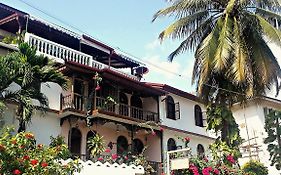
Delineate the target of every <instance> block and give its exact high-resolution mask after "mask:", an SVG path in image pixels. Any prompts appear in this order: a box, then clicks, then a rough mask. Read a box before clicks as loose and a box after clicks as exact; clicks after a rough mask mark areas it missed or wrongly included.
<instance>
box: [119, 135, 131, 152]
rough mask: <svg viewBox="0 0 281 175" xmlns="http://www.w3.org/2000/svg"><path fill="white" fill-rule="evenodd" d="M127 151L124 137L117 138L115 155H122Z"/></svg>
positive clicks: (126, 142)
mask: <svg viewBox="0 0 281 175" xmlns="http://www.w3.org/2000/svg"><path fill="white" fill-rule="evenodd" d="M127 151H128V140H127V139H126V137H124V136H119V137H118V138H117V154H123V153H124V152H127Z"/></svg>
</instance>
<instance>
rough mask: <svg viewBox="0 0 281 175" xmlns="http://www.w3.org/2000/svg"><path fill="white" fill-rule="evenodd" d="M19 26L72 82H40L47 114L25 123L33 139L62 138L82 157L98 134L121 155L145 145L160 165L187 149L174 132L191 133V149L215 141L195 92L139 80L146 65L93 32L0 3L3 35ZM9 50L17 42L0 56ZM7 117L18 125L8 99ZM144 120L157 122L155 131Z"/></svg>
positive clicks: (5, 47)
mask: <svg viewBox="0 0 281 175" xmlns="http://www.w3.org/2000/svg"><path fill="white" fill-rule="evenodd" d="M23 31H24V36H23V37H24V41H25V42H27V43H29V44H30V45H32V46H34V47H35V48H36V50H37V54H43V55H44V56H47V57H49V58H50V59H53V60H54V61H55V62H56V63H57V65H58V66H59V67H60V70H61V71H62V72H63V73H64V75H65V76H67V78H68V80H69V82H70V83H69V88H68V90H63V89H61V87H59V86H58V85H57V84H54V83H48V84H42V85H41V91H42V93H44V94H45V95H46V96H47V97H48V100H49V109H48V111H47V113H46V114H45V115H44V116H42V115H41V114H40V113H39V112H36V113H35V114H34V115H33V117H32V120H31V123H30V124H29V125H28V128H27V130H29V131H32V132H34V133H35V134H36V137H37V140H38V142H40V143H43V144H48V143H49V141H50V140H49V137H50V136H57V135H62V136H64V137H65V141H66V143H67V144H68V145H69V149H70V151H71V152H72V154H74V155H78V156H81V158H83V159H87V158H88V157H89V150H88V149H87V140H88V139H89V138H90V137H91V136H93V135H94V134H95V133H99V134H100V135H102V136H103V139H104V140H105V145H106V146H108V147H110V148H111V149H112V152H116V153H118V154H121V153H123V152H126V151H132V152H133V153H136V154H137V153H141V152H142V150H143V149H144V147H147V150H146V151H145V156H147V158H148V160H149V161H150V162H152V163H153V164H154V165H155V167H157V164H158V163H160V162H162V161H163V157H164V152H165V151H167V150H172V149H178V148H183V147H184V145H183V142H182V141H181V140H180V139H179V137H182V138H183V137H187V136H188V137H190V138H191V142H190V145H191V147H192V150H193V152H194V154H197V152H198V153H199V154H203V153H204V150H207V148H208V144H209V143H211V142H212V141H213V138H212V137H211V136H210V135H209V133H206V130H205V128H204V120H203V118H204V117H203V110H204V107H203V105H202V104H201V103H200V101H199V100H198V99H197V98H196V96H194V95H191V94H189V93H186V92H183V91H180V90H178V89H176V88H173V87H171V86H168V85H161V84H153V83H144V82H141V77H142V74H143V73H145V72H146V71H147V68H146V67H145V65H144V64H143V63H140V62H138V61H136V60H133V59H132V58H130V57H128V56H126V55H124V54H122V53H119V52H118V51H117V50H115V49H114V48H112V47H110V46H108V45H106V44H104V43H102V42H100V41H97V40H96V39H94V38H92V37H90V36H87V35H83V34H82V35H80V34H77V33H74V32H72V31H70V30H68V29H65V28H63V27H60V26H57V25H54V24H51V23H48V22H45V21H43V20H41V19H38V18H36V17H33V16H31V15H30V14H27V13H25V12H22V11H19V10H17V9H14V8H12V7H9V6H6V5H4V4H1V3H0V39H1V38H3V37H5V36H10V35H11V36H16V33H21V32H23ZM14 50H17V47H16V46H15V45H10V44H4V43H2V42H0V54H7V53H8V52H10V51H14ZM100 78H102V80H101V81H99V80H100ZM4 117H5V120H4V121H5V124H6V125H9V124H14V125H15V126H17V120H16V118H15V106H14V105H13V104H11V105H9V108H8V110H7V111H5V113H4ZM146 123H155V125H153V126H152V127H153V129H154V131H152V130H151V128H150V127H151V126H147V125H146ZM160 126H162V127H163V128H164V131H163V132H162V131H161V127H160ZM156 169H157V168H156Z"/></svg>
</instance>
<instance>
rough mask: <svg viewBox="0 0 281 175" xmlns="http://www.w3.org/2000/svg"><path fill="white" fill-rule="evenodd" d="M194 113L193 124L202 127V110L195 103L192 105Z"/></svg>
mask: <svg viewBox="0 0 281 175" xmlns="http://www.w3.org/2000/svg"><path fill="white" fill-rule="evenodd" d="M194 115H195V125H196V126H200V127H203V116H202V110H201V107H200V106H199V105H195V107H194Z"/></svg>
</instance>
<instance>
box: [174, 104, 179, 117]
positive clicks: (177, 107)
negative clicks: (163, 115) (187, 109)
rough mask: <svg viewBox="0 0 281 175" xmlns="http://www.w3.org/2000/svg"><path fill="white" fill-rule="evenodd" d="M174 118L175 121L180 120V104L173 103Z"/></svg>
mask: <svg viewBox="0 0 281 175" xmlns="http://www.w3.org/2000/svg"><path fill="white" fill-rule="evenodd" d="M175 116H176V120H178V119H180V103H179V102H177V103H175Z"/></svg>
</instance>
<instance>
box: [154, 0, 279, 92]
mask: <svg viewBox="0 0 281 175" xmlns="http://www.w3.org/2000/svg"><path fill="white" fill-rule="evenodd" d="M167 1H168V2H169V3H171V6H169V7H167V8H165V9H163V10H160V11H158V12H157V13H156V14H155V15H154V17H153V21H154V20H155V19H157V18H160V17H163V16H174V17H175V19H176V21H175V22H174V23H172V24H171V25H170V26H168V27H167V28H166V29H165V30H164V31H163V32H161V33H160V35H159V38H160V40H161V41H163V40H164V39H165V38H172V39H183V41H182V42H181V44H180V45H179V47H178V48H177V49H176V50H175V51H173V52H172V53H171V54H170V56H169V60H170V61H172V60H173V59H174V57H175V56H177V55H179V54H181V53H182V52H184V51H186V50H193V51H195V63H194V69H193V78H192V83H195V84H196V85H197V90H198V93H199V95H202V94H203V93H202V92H204V91H203V88H204V86H205V85H206V84H210V83H211V85H214V84H215V85H217V84H216V83H218V81H217V80H216V79H215V78H216V77H221V76H222V77H223V79H225V80H226V81H229V83H230V84H233V85H234V86H237V87H238V88H239V89H241V90H242V92H243V93H246V94H247V97H253V96H255V95H260V94H265V92H266V90H267V89H270V88H271V87H272V86H275V87H276V88H277V92H278V91H279V85H278V79H279V78H280V77H281V70H280V67H279V65H278V62H277V60H276V57H275V56H274V55H273V53H272V51H271V49H270V47H269V45H268V44H269V43H273V44H276V45H277V46H281V32H280V30H278V28H279V26H280V22H281V16H280V15H279V12H280V10H281V1H279V0H167Z"/></svg>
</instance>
